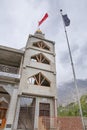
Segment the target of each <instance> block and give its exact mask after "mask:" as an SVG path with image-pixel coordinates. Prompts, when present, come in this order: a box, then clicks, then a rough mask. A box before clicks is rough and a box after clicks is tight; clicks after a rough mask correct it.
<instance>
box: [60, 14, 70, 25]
mask: <svg viewBox="0 0 87 130" xmlns="http://www.w3.org/2000/svg"><path fill="white" fill-rule="evenodd" d="M62 17H63V21H64V24H65V26H69V25H70V19H69V18H68V16H67V14H65V15H62Z"/></svg>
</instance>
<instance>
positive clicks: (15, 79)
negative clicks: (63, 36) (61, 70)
mask: <svg viewBox="0 0 87 130" xmlns="http://www.w3.org/2000/svg"><path fill="white" fill-rule="evenodd" d="M56 89H57V88H56V65H55V42H54V41H50V40H47V39H45V35H44V34H43V33H42V32H41V30H40V29H38V30H37V31H36V32H35V34H34V35H29V37H28V40H27V44H26V46H25V47H24V48H23V49H14V48H9V47H5V46H1V45H0V130H47V129H49V128H55V127H54V126H56V124H55V122H56V121H55V120H54V117H57V90H56ZM50 117H51V118H50ZM45 119H47V121H46V124H47V125H46V124H45V125H46V126H47V127H48V128H44V120H45Z"/></svg>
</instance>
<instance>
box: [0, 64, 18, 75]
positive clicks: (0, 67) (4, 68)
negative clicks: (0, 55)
mask: <svg viewBox="0 0 87 130" xmlns="http://www.w3.org/2000/svg"><path fill="white" fill-rule="evenodd" d="M0 71H1V72H6V73H12V74H18V72H19V68H17V67H13V66H8V65H3V64H0Z"/></svg>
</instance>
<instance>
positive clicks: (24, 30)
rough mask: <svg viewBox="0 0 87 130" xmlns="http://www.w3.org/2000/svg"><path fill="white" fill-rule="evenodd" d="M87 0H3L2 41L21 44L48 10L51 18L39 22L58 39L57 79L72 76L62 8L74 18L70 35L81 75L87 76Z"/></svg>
mask: <svg viewBox="0 0 87 130" xmlns="http://www.w3.org/2000/svg"><path fill="white" fill-rule="evenodd" d="M86 6H87V1H86V0H80V1H79V0H73V1H70V0H66V1H65V0H54V1H51V0H3V1H2V0H1V1H0V18H1V19H0V44H1V45H5V46H9V47H13V48H22V47H24V46H25V45H26V42H27V38H28V35H29V34H34V32H35V31H36V30H37V25H38V21H39V20H41V18H42V17H43V15H44V14H45V13H46V12H48V14H49V17H48V19H47V20H46V21H45V22H44V23H43V24H42V25H41V26H40V28H41V30H42V31H43V33H45V35H46V38H47V39H49V40H53V41H55V43H56V44H55V45H56V48H55V51H56V68H57V79H58V83H60V82H64V81H68V80H70V79H72V77H73V76H72V69H71V64H70V59H69V54H68V48H67V43H66V37H65V32H64V27H63V21H62V18H61V15H60V9H63V14H65V13H67V14H68V17H69V18H70V20H71V23H70V26H69V27H67V33H68V38H69V42H70V47H71V51H72V56H73V62H74V64H75V70H76V75H77V77H79V78H86V76H87V69H86V66H87V60H86V59H87V52H86V50H87V44H86V43H87V30H86V29H87V17H86V12H87V8H86Z"/></svg>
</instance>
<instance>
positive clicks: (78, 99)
mask: <svg viewBox="0 0 87 130" xmlns="http://www.w3.org/2000/svg"><path fill="white" fill-rule="evenodd" d="M60 13H61V16H62V20H63V25H64V30H65V35H66V40H67V45H68V50H69V56H70V61H71V66H72V72H73V78H74V85H75V88H76V94H77V101H78V105H79V110H80V116H81V120H82V125H83V130H85V125H84V120H83V113H82V107H81V102H80V96H79V91H78V86H77V80H76V74H75V69H74V64H73V59H72V54H71V49H70V45H69V40H68V35H67V31H66V26H65V22H64V19H63V15H62V10H60Z"/></svg>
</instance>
